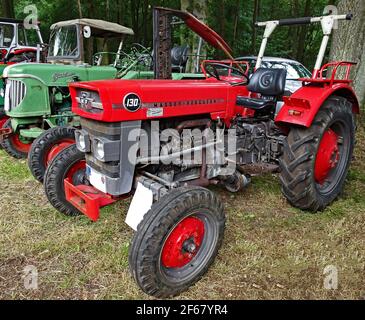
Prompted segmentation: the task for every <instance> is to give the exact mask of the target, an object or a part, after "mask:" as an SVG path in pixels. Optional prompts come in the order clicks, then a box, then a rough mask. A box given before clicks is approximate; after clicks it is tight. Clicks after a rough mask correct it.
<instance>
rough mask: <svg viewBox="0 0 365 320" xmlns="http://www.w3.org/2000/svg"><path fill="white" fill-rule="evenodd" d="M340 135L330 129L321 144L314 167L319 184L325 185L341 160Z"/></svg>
mask: <svg viewBox="0 0 365 320" xmlns="http://www.w3.org/2000/svg"><path fill="white" fill-rule="evenodd" d="M338 138H339V137H338V135H337V134H336V132H334V131H333V130H332V129H328V130H327V131H326V132H325V133H324V135H323V137H322V140H321V142H320V144H319V148H318V151H317V157H316V162H315V167H314V178H315V181H316V182H317V183H319V184H321V185H322V184H323V183H324V182H325V181H326V179H327V177H328V176H329V174H330V172H331V170H333V169H334V168H336V166H337V164H338V162H339V160H340V150H339V146H338Z"/></svg>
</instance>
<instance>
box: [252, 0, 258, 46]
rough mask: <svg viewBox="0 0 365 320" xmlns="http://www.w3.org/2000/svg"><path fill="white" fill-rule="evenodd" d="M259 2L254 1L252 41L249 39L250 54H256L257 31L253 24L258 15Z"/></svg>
mask: <svg viewBox="0 0 365 320" xmlns="http://www.w3.org/2000/svg"><path fill="white" fill-rule="evenodd" d="M259 6H260V1H259V0H255V2H254V5H253V17H252V39H251V52H256V37H257V29H256V27H255V23H256V22H257V16H258V13H259Z"/></svg>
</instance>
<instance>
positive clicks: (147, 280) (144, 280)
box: [129, 187, 225, 298]
mask: <svg viewBox="0 0 365 320" xmlns="http://www.w3.org/2000/svg"><path fill="white" fill-rule="evenodd" d="M196 210H200V212H202V211H204V212H208V214H209V215H210V216H209V217H210V218H209V219H211V220H214V230H215V232H216V237H215V238H214V239H215V241H213V244H212V246H207V247H208V248H210V249H209V250H210V251H209V254H207V255H206V259H205V260H204V263H203V264H199V268H198V269H197V270H196V271H195V272H194V271H193V272H192V273H191V275H189V276H188V277H185V279H177V278H174V279H175V281H172V280H171V278H170V279H169V278H168V277H166V276H165V275H164V274H163V271H162V270H163V268H164V267H162V265H161V259H160V255H161V252H162V248H163V245H164V243H165V240H166V239H167V237H168V235H169V233H170V232H171V230H173V229H174V227H175V226H176V225H177V224H178V223H179V222H180V221H182V220H183V219H184V218H185V217H188V216H189V213H190V215H191V213H192V212H194V211H196ZM206 221H207V220H205V223H207V222H206ZM210 223H211V222H210ZM224 228H225V214H224V208H223V204H222V203H221V202H220V201H219V199H218V198H217V197H216V196H215V195H214V194H213V193H212V192H211V191H209V190H207V189H205V188H201V187H183V188H178V189H175V190H173V191H171V192H169V193H168V194H167V195H165V196H163V197H162V198H161V199H160V201H157V202H156V203H154V204H153V205H152V208H151V210H150V211H149V212H148V213H147V214H146V215H145V217H144V219H143V221H142V222H141V223H140V224H139V226H138V231H137V232H136V233H135V235H134V237H133V240H132V244H131V247H130V250H129V265H130V270H131V273H132V275H133V277H134V279H135V281H136V283H137V284H138V286H139V287H140V288H141V289H142V290H143V291H144V292H145V293H147V294H149V295H151V296H154V297H157V298H167V297H172V296H176V295H178V294H180V293H181V292H183V291H185V290H187V289H188V288H189V287H190V286H191V285H193V284H194V283H196V282H197V281H199V280H200V279H201V278H202V276H203V275H204V274H205V273H206V272H207V270H208V269H209V267H210V265H211V264H212V263H213V261H214V259H215V257H216V256H217V254H218V250H219V248H220V247H221V245H222V241H223V234H224ZM211 234H212V233H211ZM208 243H209V242H208ZM204 256H205V255H204ZM197 257H198V255H197V256H196V257H195V258H197ZM195 258H194V259H195ZM192 261H194V260H192ZM192 261H191V262H190V263H189V264H191V266H193V264H192ZM198 261H199V260H198ZM173 270H174V269H173Z"/></svg>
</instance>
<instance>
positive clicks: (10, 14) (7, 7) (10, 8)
mask: <svg viewBox="0 0 365 320" xmlns="http://www.w3.org/2000/svg"><path fill="white" fill-rule="evenodd" d="M3 3H4V9H3V10H4V14H5V17H7V18H15V14H14V3H13V0H4V1H3Z"/></svg>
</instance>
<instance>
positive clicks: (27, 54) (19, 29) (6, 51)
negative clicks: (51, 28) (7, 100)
mask: <svg viewBox="0 0 365 320" xmlns="http://www.w3.org/2000/svg"><path fill="white" fill-rule="evenodd" d="M42 45H43V39H42V35H41V32H40V29H39V26H38V25H32V27H31V28H26V27H25V26H24V23H23V20H17V19H9V18H0V75H2V74H3V71H4V69H5V68H6V67H7V66H9V65H13V64H15V63H19V62H35V61H37V60H38V61H39V60H40V59H41V56H40V55H39V54H37V52H41V51H40V50H39V51H37V47H38V46H42ZM39 48H41V47H39ZM4 94H5V90H4V88H3V85H2V84H1V85H0V128H1V127H2V126H3V125H4V124H5V122H6V121H7V119H8V117H7V116H6V115H5V112H4Z"/></svg>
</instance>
